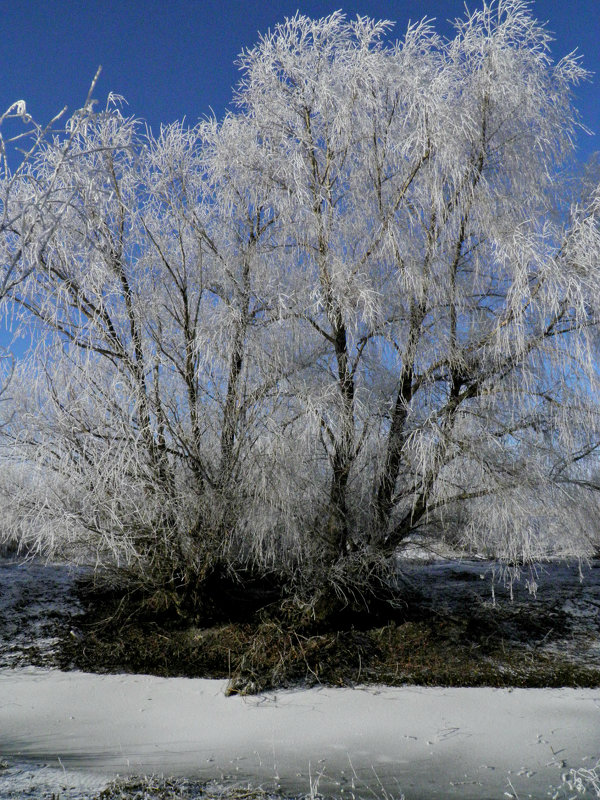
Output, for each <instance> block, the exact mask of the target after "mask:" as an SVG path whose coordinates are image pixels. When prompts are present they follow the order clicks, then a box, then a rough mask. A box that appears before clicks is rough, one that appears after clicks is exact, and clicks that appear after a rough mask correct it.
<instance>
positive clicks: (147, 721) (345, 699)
mask: <svg viewBox="0 0 600 800" xmlns="http://www.w3.org/2000/svg"><path fill="white" fill-rule="evenodd" d="M451 569H452V570H454V572H456V568H455V567H452V568H451V567H450V566H449V565H448V566H440V565H439V564H438V565H432V566H431V570H432V571H433V572H435V571H436V570H437V571H439V570H448V571H450V570H451ZM465 569H466V570H467V573H469V574H470V573H471V572H473V574H474V575H475V573H476V570H477V569H481V565H479V566H476V565H473V566H472V568H471V567H469V566H467V567H466V568H465ZM592 572H593V573H594V575H593V577H594V580H592V581H590V582H589V583H588V584H585V583H584V584H583V585H581V584H579V582H578V579H577V582H576V580H575V577H573V575H572V574H571V573H569V574H571V577H570V578H569V577H568V575H567V572H565V570H564V569H563V568H562V567H561V568H560V570H559V573H557V572H555V574H554V577H553V576H552V575H548V577H547V578H546V577H544V576H543V575H542V576H541V577H540V580H541V582H542V583H544V582H547V583H548V586H549V587H550V586H551V585H553V586H554V589H553V591H554V592H555V593H556V597H555V599H556V600H557V601H559V600H560V602H561V603H562V602H563V598H564V595H565V594H570V595H571V597H572V598H573V599H572V600H571V601H568V600H566V601H564V602H571V603H573V604H574V608H576V609H579V610H580V612H581V609H582V608H583V609H584V610H585V613H584V614H583V620H584V621H585V620H587V618H588V616H589V613H588V612H589V610H590V609H591V608H594V605H595V603H596V602H597V594H596V589H594V588H593V586H594V583H597V582H598V581H597V579H596V576H597V575H598V570H593V571H592ZM563 573H564V575H563V577H564V580H565V581H571V583H570V584H569V586H570V587H571V588H570V589H569V591H568V592H567V591H566V590H565V589H564V586H563V588H562V589H560V590H559V589H558V588H557V583H558V582H557V580H556V575H557V574H561V575H562V574H563ZM418 574H419V573H418V571H413V573H412V574H411V579H412V580H417V578H418ZM465 575H466V573H465ZM463 577H464V579H465V581H466V585H468V586H469V587H471V588H472V589H473V590H475V587H477V588H478V589H479V587H480V586H481V585H482V583H483V582H482V581H480V580H479V579H478V578H477V580H474V579H473V576H471V578H469V577H468V575H466V577H465V576H463ZM459 578H460V576H457V575H456V574H454V577H452V576H451V575H450V574H449V579H448V586H449V587H454V588H452V590H449V591H448V593H447V595H446V601H447V602H448V603H450V604H452V603H453V602H454V600H453V597H454V596H456V598H457V600H456V602H458V597H459V595H460V591H459V584H460V582H461V580H462V578H460V579H459ZM71 580H72V579H71V577H70V573H69V572H68V570H66V569H65V568H64V567H57V566H48V567H44V566H42V565H39V564H37V565H36V564H30V565H18V564H16V563H15V562H4V563H2V562H0V598H1V602H2V611H3V613H2V615H0V800H8V798H11V800H13V799H14V800H16V798H24V797H28V798H44V797H50V796H51V793H52V792H54V793H56V794H60V797H61V800H75V798H80V797H82V796H85V795H87V796H89V794H91V793H93V792H98V791H99V790H100V789H101V788H102V787H103V786H104V785H106V783H107V782H108V781H110V780H111V779H112V778H113V777H114V776H115V775H116V774H120V775H131V774H151V773H155V774H165V775H178V776H186V777H188V778H198V779H201V780H207V781H208V780H213V779H214V780H217V781H225V782H227V781H228V780H234V781H236V782H238V781H239V782H242V781H243V782H245V781H250V782H252V783H253V784H257V783H260V784H262V785H264V786H267V787H276V788H281V789H282V790H283V791H285V792H291V793H303V794H305V793H308V792H309V791H310V789H311V786H312V787H313V788H314V787H315V786H317V788H318V790H319V791H320V792H321V793H323V794H334V795H343V796H347V797H352V796H354V797H371V798H373V797H385V796H386V795H387V796H388V797H389V796H393V797H394V798H400V797H401V796H402V794H404V796H405V798H406V800H425V799H427V800H442V799H444V800H445V799H446V798H463V799H464V800H469V799H472V800H483V798H488V800H491V799H492V798H502V800H505V798H509V797H511V796H512V797H518V798H520V800H523V799H524V798H535V799H536V800H539V798H544V797H555V798H567V797H573V796H579V795H576V792H575V790H569V787H568V785H567V784H566V783H565V782H564V781H563V778H565V777H567V778H568V777H569V775H570V770H579V769H583V770H593V769H594V768H595V767H596V765H597V764H598V762H599V760H600V689H581V690H575V689H555V690H535V689H534V690H531V689H529V690H521V689H515V690H507V689H489V688H476V689H449V688H422V687H402V688H390V687H382V686H380V687H359V688H353V689H350V688H344V689H334V688H314V689H298V690H293V691H281V692H276V693H267V694H263V695H259V696H255V697H239V696H234V697H229V698H228V697H225V694H224V689H225V685H226V684H225V682H223V681H215V680H200V679H184V678H170V679H165V678H157V677H150V676H139V675H137V676H135V675H92V674H86V673H81V672H59V671H58V670H54V669H40V668H36V667H32V666H22V664H24V663H26V657H27V653H28V650H27V642H31V640H32V639H34V640H35V643H36V645H37V646H38V647H39V646H40V644H41V649H42V650H44V649H45V652H46V653H49V654H50V655H51V653H52V648H53V628H52V626H51V625H50V620H49V619H48V627H47V628H46V627H44V624H43V620H44V618H46V617H49V616H52V617H53V619H54V623H55V624H59V625H63V624H66V623H67V622H68V613H67V612H68V610H69V608H71V609H72V610H73V606H72V599H71V598H70V595H69V593H70V581H71ZM561 580H562V579H561ZM581 586H584V587H586V588H578V587H581ZM518 591H521V589H519V590H518ZM561 593H563V595H562V596H561V597H559V595H561ZM497 602H503V600H502V597H501V596H500V594H499V596H498V599H497ZM544 602H549V599H548V598H547V597H546V599H545V601H544ZM28 609H29V610H28ZM75 610H76V609H75ZM46 612H48V614H47V613H46ZM11 637H13V638H11ZM585 656H586V659H589V658H590V657H592V656H591V653H590V651H589V650H586V653H585ZM582 774H583V773H582ZM590 774H598V773H590ZM317 784H318V785H317ZM586 796H592V797H593V796H594V795H593V794H592V795H590V794H588V795H586Z"/></svg>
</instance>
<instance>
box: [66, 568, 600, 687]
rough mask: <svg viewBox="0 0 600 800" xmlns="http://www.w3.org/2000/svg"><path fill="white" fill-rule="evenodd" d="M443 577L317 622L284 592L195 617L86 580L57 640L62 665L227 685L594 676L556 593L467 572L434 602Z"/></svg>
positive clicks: (594, 666)
mask: <svg viewBox="0 0 600 800" xmlns="http://www.w3.org/2000/svg"><path fill="white" fill-rule="evenodd" d="M457 575H458V576H460V569H459V571H458V573H457ZM449 577H450V579H451V580H453V582H454V584H458V583H459V578H458V577H457V576H456V575H453V574H451V575H450V576H448V574H446V575H445V576H438V578H437V579H436V578H435V576H431V579H430V581H429V583H428V587H429V590H430V595H429V596H428V595H427V593H426V591H425V590H421V591H420V592H416V590H415V589H414V588H413V589H412V590H411V597H410V603H403V602H402V595H401V594H399V595H398V596H397V597H396V598H393V599H394V602H390V603H388V604H387V605H386V604H384V603H383V602H380V603H379V605H378V607H377V608H376V609H374V610H373V613H371V614H366V613H364V611H363V613H362V614H361V613H360V610H353V609H350V608H347V609H345V610H344V611H343V612H340V614H339V615H338V617H337V619H331V618H330V619H328V620H327V623H326V624H324V623H318V622H317V621H315V620H312V621H311V620H308V619H307V618H306V615H305V614H303V613H302V610H301V609H298V608H294V607H293V603H288V605H287V607H284V612H283V613H282V605H281V603H272V604H267V605H265V606H264V607H262V608H256V609H253V610H251V611H250V612H249V611H248V610H247V609H244V608H243V606H242V607H239V610H238V612H237V613H235V612H234V608H233V604H232V606H231V608H230V613H229V616H228V618H221V619H212V620H210V621H209V622H206V621H204V622H203V621H201V620H199V619H198V618H195V619H192V618H190V617H186V616H185V614H184V613H183V612H182V611H181V609H180V610H179V613H178V614H175V613H173V612H172V610H171V612H170V613H167V612H166V611H164V610H155V611H151V610H149V608H148V605H147V604H144V603H143V602H141V600H140V598H138V597H136V596H134V595H119V594H118V593H101V592H99V590H98V589H96V590H94V589H93V588H92V587H90V586H89V585H88V586H86V587H81V590H80V593H81V597H82V602H83V603H84V604H85V606H86V609H87V610H86V613H85V614H84V616H83V617H82V618H81V619H80V621H79V628H78V632H77V634H76V635H75V636H73V635H72V634H70V635H69V636H68V637H65V640H64V641H63V647H62V650H61V659H62V666H63V667H68V666H75V667H77V668H79V669H84V670H90V671H94V672H118V671H127V672H135V673H151V674H156V675H160V676H186V677H212V678H227V679H228V680H229V683H228V690H227V691H228V692H229V693H230V694H251V693H256V692H261V691H265V690H269V689H274V688H279V687H292V686H297V685H305V686H312V685H316V684H324V685H332V686H351V685H355V684H359V683H385V684H388V685H403V684H419V685H424V686H434V685H435V686H439V685H443V686H498V687H510V686H514V687H540V688H541V687H558V686H573V687H595V686H600V663H599V661H598V658H597V657H596V656H595V655H594V652H595V651H594V649H593V648H594V642H597V639H598V633H599V632H600V619H598V617H597V616H596V618H593V617H592V618H590V619H588V622H587V629H586V630H585V631H582V630H581V629H578V630H577V631H576V630H574V628H573V624H574V623H573V620H572V619H571V618H570V617H569V615H568V614H567V612H566V611H565V610H564V608H563V607H562V606H561V604H560V602H558V601H557V598H556V595H554V596H550V597H547V598H546V599H545V600H543V601H535V600H530V599H527V600H521V599H520V598H519V597H517V598H516V599H515V600H513V601H512V602H499V603H498V604H497V605H493V604H492V603H490V602H488V599H489V598H488V599H485V598H486V591H489V588H486V587H481V588H480V587H477V588H478V589H479V591H480V592H481V595H479V594H476V593H475V592H474V589H473V588H472V587H473V584H472V583H471V575H470V574H468V573H467V574H463V576H462V583H461V585H459V586H458V587H457V588H455V589H454V590H453V593H448V602H447V603H446V604H445V606H439V605H437V604H432V603H431V594H432V593H433V594H435V587H436V583H445V585H446V586H447V584H448V580H449ZM391 599H392V598H391ZM336 623H337V624H336ZM594 631H595V634H594ZM575 640H576V643H577V648H578V652H579V656H578V657H574V655H573V650H574V648H573V642H575Z"/></svg>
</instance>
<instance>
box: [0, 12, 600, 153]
mask: <svg viewBox="0 0 600 800" xmlns="http://www.w3.org/2000/svg"><path fill="white" fill-rule="evenodd" d="M468 5H469V6H470V7H471V8H476V7H477V6H478V0H469V3H468ZM340 8H341V9H342V10H343V11H345V12H346V13H347V14H348V15H351V16H354V15H355V14H356V13H359V14H363V15H365V14H366V15H369V16H372V17H376V18H387V19H391V20H394V21H395V22H396V23H397V24H396V28H395V34H396V35H397V36H398V37H400V36H401V35H402V34H403V32H404V30H405V28H406V25H407V23H408V20H409V19H412V20H416V19H420V18H422V17H423V16H429V17H435V18H436V19H437V21H438V30H439V31H440V32H442V33H445V34H450V33H451V28H450V26H449V25H448V24H447V20H448V19H454V18H456V17H457V16H461V15H462V13H463V9H464V3H463V0H347V2H346V4H342V2H341V0H273V2H268V0H263V2H260V1H259V0H0V30H1V32H2V61H1V66H0V108H2V110H4V108H6V107H7V106H8V105H10V103H11V102H13V101H14V100H16V99H21V98H22V99H25V100H26V101H27V104H28V108H29V110H30V111H31V113H32V114H33V115H34V116H35V118H36V119H37V120H38V121H40V122H45V121H47V120H48V119H49V118H50V117H51V116H52V115H53V113H54V112H56V111H57V110H58V109H60V108H61V107H62V106H63V105H65V104H66V105H68V106H69V108H70V109H75V108H78V107H79V106H81V105H82V103H83V101H84V99H85V96H86V94H87V89H88V87H89V84H90V81H91V79H92V77H93V75H94V73H95V71H96V68H97V67H98V66H99V65H102V68H103V71H102V77H101V80H100V82H99V84H98V87H97V89H96V93H95V95H96V97H98V99H100V100H103V99H105V97H106V95H107V93H108V92H109V91H113V92H116V93H118V94H122V95H124V96H125V98H126V99H127V100H128V102H129V110H130V113H132V114H134V115H136V116H139V117H143V118H144V119H145V120H147V122H148V123H149V124H150V125H151V127H153V128H154V129H157V128H158V126H159V125H160V123H161V122H172V121H173V120H176V119H181V118H183V117H185V118H186V119H187V120H188V121H189V122H190V123H193V122H195V121H196V120H197V119H198V118H199V117H202V116H204V115H205V114H207V113H210V110H211V109H212V110H213V111H214V113H215V114H216V115H217V117H221V116H222V115H223V113H224V111H225V109H226V106H227V104H228V102H229V100H230V98H231V88H232V86H233V85H234V84H235V83H236V81H237V80H238V72H237V68H236V67H235V66H234V63H233V62H234V61H235V59H236V56H237V54H238V53H239V52H240V50H241V49H242V48H244V47H249V46H251V45H252V44H254V43H255V42H256V40H257V33H258V32H259V31H260V32H265V31H266V30H267V29H268V28H269V27H270V26H273V25H274V24H275V23H276V22H278V21H281V20H283V18H284V17H285V16H290V15H293V14H294V13H295V12H296V10H300V11H301V12H302V13H305V14H308V15H310V16H313V17H318V16H323V15H326V14H328V13H330V12H332V11H335V10H337V9H340ZM533 9H534V13H535V15H536V16H537V17H538V19H540V20H543V21H545V22H548V27H549V28H550V30H552V31H553V32H554V34H555V36H556V42H555V44H554V54H555V56H556V57H560V56H562V55H564V54H565V53H567V52H569V51H571V50H573V49H574V48H575V47H578V48H579V51H580V52H581V54H582V55H583V57H584V60H583V63H584V66H586V67H587V68H588V69H589V70H592V71H593V72H595V73H596V75H595V76H594V77H593V82H592V83H589V84H586V85H585V86H583V87H581V88H580V90H579V91H578V99H577V106H578V108H579V110H580V112H581V114H582V118H583V121H584V122H585V123H586V124H587V125H588V127H590V128H591V129H592V130H594V131H595V132H596V133H597V134H598V135H597V136H595V137H586V136H582V137H581V139H580V144H581V147H582V157H585V156H586V155H587V154H589V153H591V152H592V151H594V150H600V0H537V2H534V4H533Z"/></svg>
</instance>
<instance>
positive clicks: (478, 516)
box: [3, 0, 600, 605]
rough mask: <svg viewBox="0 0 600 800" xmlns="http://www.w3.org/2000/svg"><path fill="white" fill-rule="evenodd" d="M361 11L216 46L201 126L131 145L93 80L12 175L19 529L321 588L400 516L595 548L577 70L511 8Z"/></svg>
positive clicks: (172, 568) (587, 189) (456, 537)
mask: <svg viewBox="0 0 600 800" xmlns="http://www.w3.org/2000/svg"><path fill="white" fill-rule="evenodd" d="M389 28H390V25H389V23H387V22H375V21H372V20H369V19H366V18H362V17H357V19H356V20H353V21H349V20H347V19H346V17H344V15H342V14H340V13H336V14H333V15H331V16H329V17H326V18H324V19H321V20H311V19H308V18H306V17H304V16H301V15H296V16H295V17H293V18H292V19H288V20H287V21H286V22H285V23H283V24H282V25H279V26H277V27H276V28H275V29H274V30H273V32H272V33H270V34H268V35H267V36H265V37H262V38H261V39H260V41H259V43H258V44H257V45H256V47H255V48H253V49H251V50H249V51H247V52H245V53H243V54H242V55H241V57H240V67H241V70H242V80H241V83H240V86H239V88H238V91H237V93H236V96H235V102H236V110H235V111H234V112H233V113H231V114H229V115H228V116H227V117H226V118H225V119H224V120H223V121H222V122H221V123H217V122H216V121H212V120H211V121H208V122H204V123H201V124H199V125H198V126H196V127H195V128H193V129H186V128H185V127H184V126H183V125H180V124H176V125H172V126H170V127H167V128H164V129H163V130H162V131H161V133H160V135H159V136H157V137H153V136H152V135H150V134H148V133H145V132H143V131H142V129H141V127H140V126H139V125H138V124H137V123H136V121H135V120H134V119H127V118H126V117H124V116H123V113H122V111H121V109H120V106H119V105H118V103H116V102H114V101H113V100H111V101H110V102H109V104H108V105H107V107H106V109H105V110H104V111H102V112H99V113H96V114H94V115H93V116H90V118H89V119H88V120H87V122H86V124H85V125H84V126H81V125H80V126H79V127H78V128H77V133H76V135H75V136H72V137H71V139H70V145H69V146H70V148H71V150H70V157H69V159H64V158H62V157H61V153H62V152H63V150H62V148H63V147H64V143H63V141H62V140H61V139H60V138H56V139H54V140H52V141H51V142H48V143H46V145H45V146H44V147H43V148H41V149H40V151H39V155H38V157H37V158H36V159H35V161H32V162H31V163H29V164H28V165H27V169H25V170H24V172H23V180H22V181H21V182H20V183H19V186H18V187H16V188H15V191H14V192H13V195H12V196H11V203H10V207H11V208H14V209H15V210H14V211H11V212H10V213H11V214H12V215H13V218H14V219H15V220H17V219H19V209H20V208H21V207H25V206H26V203H27V198H28V191H30V187H31V186H35V187H39V188H38V189H37V190H38V191H44V187H49V186H50V185H51V186H52V187H53V190H52V192H53V193H52V197H53V203H54V204H55V205H54V206H53V205H52V204H50V206H49V210H48V214H49V216H48V219H55V218H56V214H55V213H54V211H53V209H55V208H58V207H60V208H61V214H60V218H59V221H58V222H57V223H56V224H54V223H53V224H52V225H51V226H49V224H48V221H47V219H46V217H45V216H44V215H43V214H42V215H41V216H40V217H39V219H38V218H36V220H35V224H30V225H29V226H28V227H27V228H23V233H21V231H20V229H19V226H18V224H15V225H14V226H13V230H12V231H11V236H10V237H6V236H5V237H4V244H3V247H4V253H5V255H4V261H5V263H6V264H11V263H13V262H14V260H15V255H14V254H17V253H18V262H19V264H20V265H21V266H20V269H21V270H22V271H23V275H25V276H26V279H25V280H24V281H22V282H21V283H19V285H18V286H14V287H12V288H11V290H10V294H11V298H12V300H13V302H14V304H15V305H14V307H15V308H17V309H19V311H18V312H17V313H18V314H19V318H20V320H21V322H22V324H30V325H31V326H32V331H33V337H34V340H35V343H36V344H35V346H34V348H33V350H32V353H31V356H30V358H29V359H28V360H27V361H25V362H24V363H23V365H22V366H21V367H20V369H19V374H18V376H16V380H15V387H14V397H15V402H16V404H18V406H19V408H18V411H17V409H15V416H14V421H13V422H12V423H11V425H10V426H8V429H7V439H8V441H9V442H10V453H11V458H12V459H13V460H14V459H17V460H19V459H20V463H21V464H22V465H27V467H26V468H25V467H23V476H24V477H23V478H22V480H21V487H22V491H21V492H17V493H16V499H15V501H14V507H15V508H17V509H18V515H19V518H20V519H21V520H23V519H27V520H28V529H29V530H31V531H35V532H36V533H35V538H36V541H37V542H38V544H40V545H41V546H44V547H46V545H47V543H48V541H49V540H50V539H52V542H53V543H56V544H57V546H59V547H63V546H65V545H66V544H68V545H69V546H70V547H71V549H73V548H75V549H77V548H79V549H80V550H81V552H84V551H86V552H89V551H90V550H91V551H93V552H94V553H96V554H97V555H98V557H99V558H101V559H102V560H104V559H105V558H107V557H108V558H112V559H114V558H116V560H117V561H118V562H119V563H127V564H129V565H130V566H132V567H133V568H134V571H135V572H136V573H137V574H138V575H140V576H143V579H144V580H146V579H149V578H150V577H151V578H153V579H155V580H156V582H157V583H158V584H159V585H161V584H163V585H164V584H165V582H167V583H168V582H169V581H173V580H177V581H179V583H180V584H181V585H184V586H186V587H188V588H189V589H190V590H193V591H196V589H198V587H201V585H202V582H203V581H204V580H206V579H207V578H208V577H210V576H211V575H213V574H214V573H215V571H220V570H221V571H222V570H223V569H228V568H231V569H234V570H236V569H237V570H238V571H239V570H241V569H246V568H248V567H253V568H257V569H258V570H259V571H265V570H273V571H275V572H277V573H279V575H280V577H282V578H283V579H285V580H286V581H287V584H288V587H293V588H294V590H295V589H297V588H300V589H306V588H307V587H308V589H309V590H310V593H311V595H312V597H313V600H314V598H316V597H317V595H319V594H320V596H321V597H322V598H323V597H324V598H325V600H326V601H327V603H329V599H330V598H331V596H332V593H333V591H334V590H335V591H337V592H338V594H347V593H348V592H349V591H352V589H353V587H355V588H359V589H363V588H364V587H365V586H367V585H368V584H369V581H371V580H373V575H374V574H381V573H380V569H381V568H382V567H384V566H385V564H386V563H388V562H390V560H393V558H394V557H395V555H396V554H397V552H398V551H399V549H401V548H402V547H403V546H405V545H406V544H407V543H413V542H414V541H415V539H419V538H425V539H427V540H432V539H437V540H439V539H442V540H447V541H448V542H449V543H451V544H452V545H453V546H454V547H460V548H465V547H469V548H471V549H476V550H477V551H479V552H485V553H490V554H493V555H496V556H501V557H503V558H506V559H509V560H511V561H528V560H532V559H535V558H539V557H541V556H543V555H545V554H548V553H549V552H562V553H567V552H568V553H576V554H578V555H585V554H586V553H589V552H591V549H592V548H593V547H594V541H593V539H594V536H595V535H596V534H595V533H594V531H590V522H589V520H590V513H591V509H593V508H595V503H596V500H595V497H596V494H595V493H596V491H597V485H596V483H597V482H596V481H595V478H594V476H595V475H596V472H597V455H596V454H597V449H598V445H599V443H600V427H599V425H598V413H597V409H598V403H597V399H598V398H597V395H598V375H597V366H596V358H595V355H596V348H597V334H598V313H599V311H600V308H599V300H600V296H599V295H598V288H597V287H598V285H600V283H599V277H600V275H599V269H600V230H599V225H598V218H599V213H600V186H599V185H598V176H597V172H595V171H594V168H593V164H590V166H589V168H588V169H587V170H586V172H585V175H584V177H583V179H580V180H578V182H577V186H576V187H574V181H573V177H572V176H573V175H574V173H575V169H574V167H573V154H574V146H575V145H574V143H575V138H576V133H577V127H578V125H579V121H578V117H577V114H576V112H575V110H574V109H573V106H572V96H571V92H572V87H573V86H574V85H575V84H576V83H577V82H578V81H580V80H581V79H583V78H584V77H585V72H584V71H583V70H582V68H581V67H580V66H579V63H578V60H577V59H576V58H575V57H573V56H567V57H565V58H563V59H562V60H561V61H559V62H557V63H555V62H554V61H553V60H552V58H551V56H550V52H549V41H550V37H549V35H548V33H547V32H546V30H545V28H544V27H543V26H541V25H539V24H538V23H537V22H536V21H535V20H534V19H533V17H532V16H531V14H530V11H529V8H528V4H527V3H524V2H522V0H500V1H499V2H495V3H491V4H484V6H483V7H482V9H481V10H480V11H477V12H474V13H472V14H467V15H466V16H465V17H464V18H463V19H462V20H460V21H458V22H457V23H456V35H455V37H454V38H453V39H451V40H445V39H441V38H439V37H438V36H437V35H436V33H435V31H434V29H433V27H432V25H431V24H430V23H428V22H427V21H423V22H421V23H419V24H416V25H413V26H411V27H410V28H409V29H408V30H407V32H406V34H405V36H404V38H403V39H402V40H401V41H399V42H397V43H396V44H389V42H388V40H389V35H388V34H389ZM25 230H27V235H26V236H25V235H24V232H25ZM48 231H50V234H48ZM20 234H21V235H20ZM11 259H12V261H11ZM15 263H16V262H15ZM19 387H20V390H21V391H19ZM317 587H318V588H319V592H316V593H315V591H314V590H315V588H317ZM327 603H326V605H327Z"/></svg>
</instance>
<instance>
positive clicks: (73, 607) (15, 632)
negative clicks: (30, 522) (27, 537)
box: [0, 558, 80, 669]
mask: <svg viewBox="0 0 600 800" xmlns="http://www.w3.org/2000/svg"><path fill="white" fill-rule="evenodd" d="M75 574H76V573H75V572H74V571H73V569H71V568H70V567H68V566H66V565H64V564H45V563H43V562H40V561H20V560H17V559H8V558H0V669H2V668H6V667H16V666H24V665H27V664H31V663H44V664H47V663H48V662H52V660H53V655H54V652H55V649H56V644H57V634H58V632H59V631H60V630H61V629H64V628H67V627H68V626H69V623H70V622H71V619H72V617H73V615H74V614H77V613H78V611H79V610H80V609H79V606H78V603H77V601H76V599H75V597H74V595H73V579H74V575H75Z"/></svg>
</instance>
